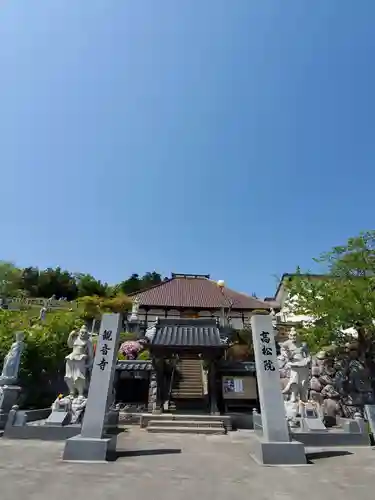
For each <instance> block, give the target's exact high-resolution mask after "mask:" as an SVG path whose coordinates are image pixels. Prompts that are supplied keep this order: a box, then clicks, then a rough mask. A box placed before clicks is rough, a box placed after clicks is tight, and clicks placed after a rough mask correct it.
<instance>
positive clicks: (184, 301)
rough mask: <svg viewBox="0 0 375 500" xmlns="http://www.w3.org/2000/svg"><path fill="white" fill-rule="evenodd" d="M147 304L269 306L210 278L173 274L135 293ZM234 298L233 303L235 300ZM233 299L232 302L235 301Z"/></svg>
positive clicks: (263, 307)
mask: <svg viewBox="0 0 375 500" xmlns="http://www.w3.org/2000/svg"><path fill="white" fill-rule="evenodd" d="M131 295H132V296H133V297H138V299H139V301H140V304H141V305H143V306H153V307H177V308H178V307H184V308H190V307H191V308H199V309H220V308H222V307H229V306H232V309H269V308H270V305H269V304H267V303H266V302H263V301H262V300H259V299H255V298H254V297H250V296H248V295H245V294H242V293H238V292H235V291H233V290H231V289H229V288H224V289H223V292H222V291H221V289H220V288H219V287H218V286H217V284H216V282H215V281H212V280H209V279H207V278H180V277H178V278H172V279H170V280H167V281H164V282H163V283H161V284H159V285H156V286H154V287H152V288H149V289H148V290H145V291H143V292H137V293H134V294H131ZM232 302H233V303H232ZM231 303H232V304H231Z"/></svg>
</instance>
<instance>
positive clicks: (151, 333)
mask: <svg viewBox="0 0 375 500" xmlns="http://www.w3.org/2000/svg"><path fill="white" fill-rule="evenodd" d="M158 321H159V318H156V321H155V323H154V324H153V325H151V326H149V327H148V328H147V330H146V333H145V337H146V339H147V340H148V342H152V339H153V338H154V337H155V335H156V325H157V324H158Z"/></svg>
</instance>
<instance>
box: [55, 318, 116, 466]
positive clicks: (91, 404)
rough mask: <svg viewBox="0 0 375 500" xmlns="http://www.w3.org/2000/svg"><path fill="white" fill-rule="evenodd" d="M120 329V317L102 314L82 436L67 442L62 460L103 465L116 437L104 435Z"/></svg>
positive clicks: (113, 447) (114, 447)
mask: <svg viewBox="0 0 375 500" xmlns="http://www.w3.org/2000/svg"><path fill="white" fill-rule="evenodd" d="M120 329H121V315H120V314H103V317H102V322H101V326H100V332H99V337H98V343H97V346H96V352H95V358H94V364H93V369H92V375H91V381H90V388H89V393H88V397H87V403H86V410H85V415H84V418H83V424H82V430H81V434H80V435H78V436H75V437H73V438H70V439H68V440H67V441H66V445H65V450H64V455H63V459H64V460H74V461H105V460H106V459H107V454H108V452H109V451H114V450H115V449H116V436H111V437H108V436H106V435H105V424H106V420H107V412H108V408H109V404H110V403H111V402H112V385H113V379H114V374H115V368H116V362H117V354H118V342H119V336H120Z"/></svg>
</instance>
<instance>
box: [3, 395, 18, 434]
mask: <svg viewBox="0 0 375 500" xmlns="http://www.w3.org/2000/svg"><path fill="white" fill-rule="evenodd" d="M20 393H21V387H19V386H18V385H3V386H0V430H2V429H4V428H5V424H6V422H7V420H8V415H9V412H10V410H11V409H12V406H14V405H16V404H17V402H18V398H19V395H20Z"/></svg>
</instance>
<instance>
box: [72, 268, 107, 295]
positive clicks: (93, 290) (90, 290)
mask: <svg viewBox="0 0 375 500" xmlns="http://www.w3.org/2000/svg"><path fill="white" fill-rule="evenodd" d="M75 280H76V284H77V288H78V296H79V297H87V296H90V295H97V296H99V297H105V296H106V295H107V289H108V286H107V284H106V283H102V282H101V281H99V280H97V279H95V278H94V276H92V275H91V274H81V273H79V274H76V276H75Z"/></svg>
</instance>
